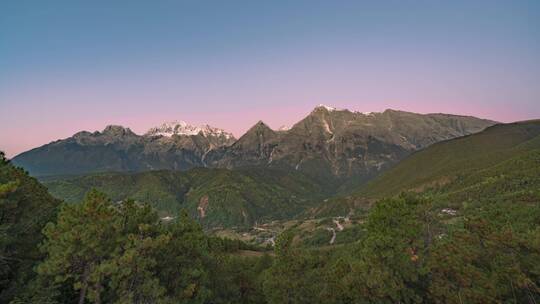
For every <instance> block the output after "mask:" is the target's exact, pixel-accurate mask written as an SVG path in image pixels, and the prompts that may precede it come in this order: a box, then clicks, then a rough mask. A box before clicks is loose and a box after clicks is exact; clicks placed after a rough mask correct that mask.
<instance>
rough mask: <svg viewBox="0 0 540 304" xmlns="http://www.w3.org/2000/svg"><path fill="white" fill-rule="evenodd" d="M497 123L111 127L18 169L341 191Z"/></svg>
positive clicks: (394, 118) (419, 119) (427, 117)
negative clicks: (276, 173) (221, 172)
mask: <svg viewBox="0 0 540 304" xmlns="http://www.w3.org/2000/svg"><path fill="white" fill-rule="evenodd" d="M495 123H496V122H494V121H491V120H486V119H479V118H475V117H470V116H458V115H449V114H416V113H410V112H404V111H396V110H385V111H384V112H380V113H362V112H355V111H349V110H340V109H336V108H332V107H328V106H324V105H319V106H317V107H316V108H315V109H313V111H312V112H311V113H309V114H308V115H307V116H306V117H305V118H304V119H302V120H300V121H299V122H297V123H296V124H294V125H293V126H292V127H291V128H280V130H272V129H271V128H270V127H269V126H268V125H266V124H265V123H264V122H262V121H259V122H258V123H256V124H255V125H254V126H253V127H251V128H250V129H249V130H248V131H247V132H246V133H245V134H244V135H242V136H241V137H240V138H239V139H236V138H235V137H234V136H233V135H232V134H231V133H228V132H226V131H224V130H222V129H218V128H214V127H211V126H208V125H204V126H200V127H195V126H191V125H188V124H186V123H185V122H172V123H165V124H163V125H161V126H158V127H155V128H152V129H150V130H149V131H148V132H146V133H145V134H143V135H138V134H135V133H134V132H132V131H131V130H130V129H129V128H125V127H122V126H107V127H106V128H105V129H104V130H103V131H101V132H93V133H91V132H87V131H82V132H79V133H77V134H75V135H73V136H72V137H69V138H67V139H62V140H57V141H55V142H51V143H49V144H47V145H44V146H41V147H38V148H35V149H32V150H30V151H27V152H24V153H21V154H19V155H17V156H16V157H14V158H13V159H12V162H13V163H14V164H16V165H18V166H21V167H23V168H25V169H26V170H28V171H29V172H30V174H32V175H34V176H50V175H77V174H87V173H95V172H107V171H117V172H142V171H150V170H164V169H166V170H181V171H185V170H188V169H191V168H196V167H208V168H227V169H234V168H243V167H259V168H275V169H282V170H285V171H289V172H291V171H299V172H302V173H304V174H305V175H307V176H309V177H311V178H314V179H316V180H318V181H320V182H328V183H331V184H333V185H334V186H335V187H339V186H340V185H343V184H347V183H363V182H365V181H368V180H370V179H371V178H373V177H374V176H376V175H378V174H379V173H380V172H382V171H384V170H385V169H387V168H389V167H391V166H392V165H393V164H395V163H397V162H398V161H400V160H402V159H403V158H405V157H406V156H407V155H409V154H411V153H412V152H414V151H417V150H420V149H423V148H425V147H427V146H429V145H431V144H433V143H436V142H439V141H443V140H448V139H452V138H456V137H460V136H464V135H469V134H473V133H476V132H479V131H482V130H483V129H485V128H486V127H489V126H491V125H493V124H495Z"/></svg>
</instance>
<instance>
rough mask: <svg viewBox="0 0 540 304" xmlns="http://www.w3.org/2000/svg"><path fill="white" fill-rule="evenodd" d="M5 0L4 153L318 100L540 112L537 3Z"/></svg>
mask: <svg viewBox="0 0 540 304" xmlns="http://www.w3.org/2000/svg"><path fill="white" fill-rule="evenodd" d="M112 2H113V1H54V0H53V1H24V0H18V1H9V0H8V1H5V0H4V1H2V3H1V4H0V106H1V108H2V111H1V112H0V127H1V129H0V149H3V150H5V151H7V153H8V155H15V154H16V153H19V152H22V151H24V150H27V149H29V148H32V147H36V146H39V145H42V144H45V143H48V142H49V141H52V140H55V139H58V138H65V137H67V136H70V135H72V134H73V133H75V132H77V131H79V130H82V129H86V130H90V131H94V130H100V129H103V128H104V127H105V125H107V124H123V125H125V126H128V127H131V128H132V129H133V130H135V131H136V132H139V133H142V132H144V131H145V130H146V129H148V128H149V127H151V126H153V125H157V124H160V123H161V122H162V121H167V120H175V119H179V120H185V121H188V122H190V123H193V124H201V123H209V124H211V125H215V126H217V127H222V128H224V129H227V130H230V131H232V132H234V133H235V134H236V135H241V133H242V132H243V131H245V130H246V129H248V128H249V127H250V126H251V125H252V124H254V123H255V122H256V121H258V120H259V119H262V120H264V121H265V122H267V123H268V124H269V125H270V126H272V127H276V128H277V127H279V126H280V125H284V124H286V125H289V124H292V123H294V122H296V121H297V120H299V119H300V118H302V117H303V116H305V114H306V113H308V112H309V111H310V110H311V109H312V108H313V107H314V106H315V105H317V104H319V103H324V104H328V105H331V106H336V107H342V108H350V109H352V110H359V111H382V110H384V109H386V108H394V109H401V110H407V111H414V112H421V113H428V112H449V113H456V114H465V115H475V116H480V117H486V118H491V119H495V120H499V121H515V120H523V119H530V118H540V100H539V97H540V85H539V79H540V58H539V55H538V54H540V1H114V3H112Z"/></svg>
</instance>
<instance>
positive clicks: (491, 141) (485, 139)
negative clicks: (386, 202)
mask: <svg viewBox="0 0 540 304" xmlns="http://www.w3.org/2000/svg"><path fill="white" fill-rule="evenodd" d="M538 136H540V120H536V121H527V122H520V123H512V124H505V125H496V126H493V127H490V128H488V129H486V130H485V131H483V132H481V133H478V134H474V135H470V136H466V137H462V138H458V139H454V140H449V141H445V142H441V143H438V144H434V145H432V146H430V147H428V148H427V149H425V150H422V151H419V152H417V153H415V154H413V155H411V156H410V157H408V158H407V159H405V160H403V161H402V162H401V163H399V164H398V165H396V166H395V167H394V168H392V169H390V170H388V171H387V172H385V173H384V174H382V175H381V176H379V177H378V178H376V179H375V180H373V181H371V182H370V183H368V184H367V185H365V186H363V187H362V188H361V189H359V191H357V192H356V193H355V196H358V197H366V198H381V197H385V196H391V195H395V194H398V193H399V192H401V191H417V192H421V191H426V190H429V189H431V188H440V187H443V188H447V189H448V190H447V191H457V190H458V189H459V188H460V187H462V188H463V187H471V186H473V185H474V184H475V183H479V182H482V179H484V178H487V177H489V176H492V175H493V174H495V171H493V172H492V171H491V170H496V168H497V166H501V167H500V169H499V171H500V170H506V171H507V172H508V173H512V171H514V169H513V168H512V167H511V166H512V161H514V162H518V163H519V162H520V159H521V158H523V159H522V161H525V162H527V161H532V162H533V163H531V164H530V165H531V166H532V168H531V169H535V168H536V169H537V168H538V166H537V165H536V164H534V156H531V155H529V154H530V153H532V154H534V153H535V150H536V149H540V139H539V137H538ZM505 162H509V163H507V164H506V167H504V166H505V165H504V163H505ZM508 166H510V167H508ZM503 167H504V169H502V168H503ZM516 169H518V168H516ZM521 169H527V168H521ZM482 172H483V173H482ZM519 172H521V171H518V173H517V175H520V173H519ZM524 174H528V173H524ZM515 175H516V174H515Z"/></svg>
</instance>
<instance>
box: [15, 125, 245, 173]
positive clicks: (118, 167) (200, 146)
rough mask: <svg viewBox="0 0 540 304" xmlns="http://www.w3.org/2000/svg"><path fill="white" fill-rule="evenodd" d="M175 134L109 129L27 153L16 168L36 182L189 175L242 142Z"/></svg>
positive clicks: (194, 131)
mask: <svg viewBox="0 0 540 304" xmlns="http://www.w3.org/2000/svg"><path fill="white" fill-rule="evenodd" d="M168 125H169V126H170V125H171V124H168ZM181 127H184V128H188V129H190V132H189V133H188V132H181ZM172 128H173V131H171V132H166V131H167V130H162V129H160V127H158V128H152V129H151V130H149V131H148V132H147V133H146V134H145V135H142V136H141V135H137V134H135V133H133V132H132V131H131V130H130V129H128V128H124V127H121V126H107V127H106V128H105V129H104V130H103V131H102V132H94V133H90V132H86V131H83V132H79V133H77V134H75V135H74V136H73V137H70V138H67V139H64V140H58V141H55V142H52V143H50V144H47V145H44V146H42V147H39V148H36V149H33V150H30V151H27V152H24V153H22V154H20V155H18V156H16V157H15V158H14V159H13V162H14V163H15V164H17V165H19V166H22V167H24V168H25V169H26V170H28V171H29V172H30V173H31V174H33V175H36V176H44V175H64V174H83V173H90V172H104V171H121V172H124V171H148V170H158V169H173V170H187V169H190V168H193V167H205V166H206V165H205V163H204V157H205V154H206V153H208V152H209V151H211V150H213V149H217V148H220V147H223V146H226V145H230V144H232V143H233V142H235V141H236V139H235V138H234V136H233V135H232V134H230V133H227V132H225V131H223V130H220V129H216V128H212V127H209V126H204V128H199V127H190V126H185V125H183V124H182V125H180V124H178V125H174V124H173V125H172ZM174 130H176V132H175V131H174Z"/></svg>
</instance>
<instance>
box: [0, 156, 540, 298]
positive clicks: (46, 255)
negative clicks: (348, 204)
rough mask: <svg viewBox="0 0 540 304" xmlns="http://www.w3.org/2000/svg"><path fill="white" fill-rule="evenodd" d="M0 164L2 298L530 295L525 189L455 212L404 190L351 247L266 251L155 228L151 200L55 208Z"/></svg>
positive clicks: (179, 228) (530, 231) (89, 199)
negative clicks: (515, 200) (518, 193)
mask: <svg viewBox="0 0 540 304" xmlns="http://www.w3.org/2000/svg"><path fill="white" fill-rule="evenodd" d="M523 157H528V159H527V160H529V161H530V162H529V164H534V165H536V164H537V162H538V161H539V159H538V154H527V155H525V156H523ZM524 161H525V160H524ZM0 162H1V163H0V208H1V209H0V213H1V214H0V215H1V235H0V236H1V239H0V250H1V251H0V267H1V268H0V302H2V303H537V302H538V301H539V300H540V288H539V287H540V263H538V261H540V205H539V204H538V203H537V202H538V200H539V197H538V193H537V192H536V193H532V192H531V193H525V194H522V195H521V196H520V197H521V198H522V199H520V200H519V203H513V204H512V203H509V201H508V200H507V199H505V198H503V197H496V199H486V200H483V199H481V198H475V200H474V201H475V202H476V203H470V204H467V205H466V206H465V207H464V208H461V209H460V210H459V212H460V216H453V215H454V213H455V212H456V211H455V210H447V209H441V208H440V206H438V204H437V201H436V197H435V196H433V195H432V194H430V193H429V192H428V193H425V194H424V193H422V194H412V193H402V194H400V195H397V196H393V197H390V198H383V199H380V200H379V201H378V202H377V203H376V204H374V206H373V208H371V209H370V210H369V212H368V213H367V215H366V217H365V220H364V222H363V224H362V225H361V226H360V228H359V229H355V230H354V231H355V233H354V234H353V235H352V236H350V237H351V238H353V241H352V242H349V243H346V244H342V245H339V246H334V247H332V248H328V247H307V246H297V245H295V244H294V238H295V234H294V230H287V231H284V232H283V233H281V234H280V235H279V237H278V238H277V241H276V244H275V247H274V248H273V249H272V250H269V249H267V248H261V247H253V246H250V245H247V244H245V243H242V242H240V241H233V240H227V239H222V238H217V237H212V236H209V235H207V234H205V233H204V231H203V229H202V228H201V227H200V225H199V224H198V223H196V222H195V221H193V220H192V219H190V217H189V216H188V213H187V212H186V211H180V212H179V216H178V217H177V218H176V219H175V220H174V221H171V222H167V223H165V222H163V221H160V219H159V217H158V215H157V213H156V211H155V210H154V209H153V208H152V207H151V206H150V205H147V204H142V203H139V202H135V201H133V200H125V201H122V202H113V201H111V200H110V199H109V198H107V197H106V196H105V195H104V194H102V193H100V192H98V191H95V190H94V191H90V192H89V193H87V195H86V196H85V198H84V199H82V201H81V202H80V203H78V204H67V203H63V202H61V201H58V200H57V199H54V198H53V197H52V196H50V195H49V194H48V193H47V190H46V189H45V188H44V187H43V186H41V185H40V184H39V183H38V182H37V180H35V179H34V178H32V177H29V176H28V175H27V174H26V173H25V172H24V171H23V170H22V169H19V168H15V167H13V166H12V165H11V164H10V163H9V161H7V160H6V159H5V158H4V157H3V155H2V157H1V160H0ZM529 168H530V167H529ZM536 168H537V167H536ZM522 179H523V180H522V182H523V183H525V184H526V183H530V182H531V181H532V182H537V176H534V174H533V175H531V177H530V178H527V177H522ZM534 187H536V189H538V184H536V185H535V186H534ZM534 187H533V188H534ZM511 198H512V199H515V196H514V197H511ZM526 198H528V199H526Z"/></svg>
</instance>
